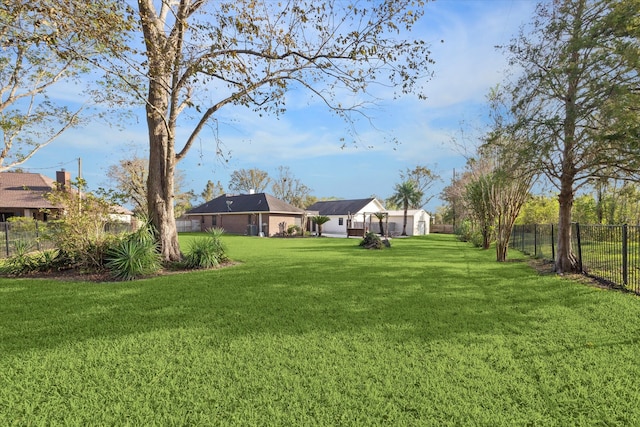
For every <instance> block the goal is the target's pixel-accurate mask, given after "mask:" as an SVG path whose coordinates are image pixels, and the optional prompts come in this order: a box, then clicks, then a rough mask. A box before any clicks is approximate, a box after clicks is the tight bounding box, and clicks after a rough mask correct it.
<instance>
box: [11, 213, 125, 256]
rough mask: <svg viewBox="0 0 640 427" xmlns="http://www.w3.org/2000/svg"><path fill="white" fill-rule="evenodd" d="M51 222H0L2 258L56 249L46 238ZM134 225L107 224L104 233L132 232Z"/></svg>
mask: <svg viewBox="0 0 640 427" xmlns="http://www.w3.org/2000/svg"><path fill="white" fill-rule="evenodd" d="M51 226H52V223H51V222H43V221H33V222H31V221H29V222H16V223H13V222H9V221H7V222H0V258H8V257H11V256H14V255H16V254H18V252H20V251H22V250H26V251H27V252H30V251H44V250H47V249H53V248H55V245H54V243H53V242H52V241H50V240H48V239H46V238H44V237H43V236H44V235H46V231H47V228H48V227H51ZM132 227H133V226H132V224H129V223H121V222H111V223H107V224H105V228H104V231H105V232H106V233H110V234H119V233H123V232H128V231H132Z"/></svg>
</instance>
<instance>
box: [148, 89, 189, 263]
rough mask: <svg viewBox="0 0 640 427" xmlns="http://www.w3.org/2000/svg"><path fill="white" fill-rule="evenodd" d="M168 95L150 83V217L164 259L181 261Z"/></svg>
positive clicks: (174, 161)
mask: <svg viewBox="0 0 640 427" xmlns="http://www.w3.org/2000/svg"><path fill="white" fill-rule="evenodd" d="M167 106H168V95H167V93H166V90H164V89H163V87H162V85H161V84H160V83H159V82H155V81H154V82H152V83H151V84H150V86H149V102H148V104H147V126H148V128H149V175H148V178H147V203H148V210H149V218H150V219H151V223H152V224H153V226H154V227H155V229H156V232H157V233H158V240H159V242H160V251H161V256H162V260H163V261H165V262H170V261H180V260H181V259H182V253H181V252H180V245H179V243H178V230H177V228H176V221H175V218H174V207H173V202H174V194H173V190H174V182H173V177H174V170H175V163H176V160H175V149H174V141H173V136H172V135H171V130H170V127H169V126H168V123H167V122H166V120H165V116H164V115H163V114H162V113H163V112H166V111H167Z"/></svg>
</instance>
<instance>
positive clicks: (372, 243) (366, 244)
mask: <svg viewBox="0 0 640 427" xmlns="http://www.w3.org/2000/svg"><path fill="white" fill-rule="evenodd" d="M360 246H362V247H363V248H365V249H382V248H383V247H385V246H386V247H389V246H391V245H390V244H389V241H388V240H387V239H385V240H384V241H383V240H382V239H381V238H380V236H378V235H377V234H376V233H372V232H368V233H367V234H365V236H364V239H362V241H361V242H360Z"/></svg>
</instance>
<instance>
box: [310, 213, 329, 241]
mask: <svg viewBox="0 0 640 427" xmlns="http://www.w3.org/2000/svg"><path fill="white" fill-rule="evenodd" d="M311 221H312V222H313V223H314V224H316V225H317V226H318V237H322V224H324V223H325V222H329V221H331V218H329V217H328V216H324V215H315V216H312V217H311Z"/></svg>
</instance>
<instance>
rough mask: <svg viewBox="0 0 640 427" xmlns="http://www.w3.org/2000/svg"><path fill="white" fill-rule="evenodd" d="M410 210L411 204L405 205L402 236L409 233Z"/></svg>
mask: <svg viewBox="0 0 640 427" xmlns="http://www.w3.org/2000/svg"><path fill="white" fill-rule="evenodd" d="M408 210H409V206H408V205H404V218H403V221H402V234H401V236H406V235H407V212H408Z"/></svg>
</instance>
